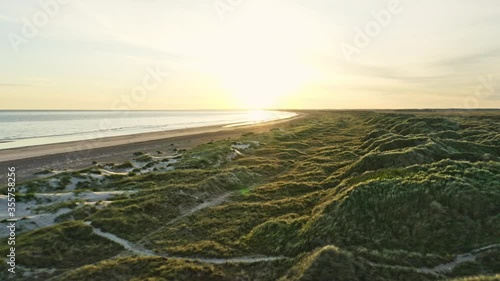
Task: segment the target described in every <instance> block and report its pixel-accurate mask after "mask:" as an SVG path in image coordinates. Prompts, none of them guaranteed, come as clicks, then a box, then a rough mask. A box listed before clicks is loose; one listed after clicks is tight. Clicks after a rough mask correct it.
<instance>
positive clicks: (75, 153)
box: [0, 112, 306, 182]
mask: <svg viewBox="0 0 500 281" xmlns="http://www.w3.org/2000/svg"><path fill="white" fill-rule="evenodd" d="M297 113H298V115H297V116H295V117H292V118H288V119H282V120H276V121H270V122H263V123H258V124H253V125H244V126H237V127H228V126H221V125H218V126H208V127H199V128H190V129H180V130H171V131H161V132H153V133H143V134H136V135H128V136H118V137H108V138H101V139H94V140H85V141H74V142H66V143H56V144H49V145H39V146H30V147H21V148H13V149H5V150H0V169H1V170H5V169H6V168H7V167H16V170H17V176H18V182H22V181H26V180H30V179H33V178H35V177H36V176H35V175H34V173H36V172H39V171H42V170H45V169H48V168H50V169H56V170H64V169H83V168H86V167H89V166H91V165H92V163H93V162H94V161H96V162H117V161H125V160H128V159H129V158H130V157H132V154H133V153H134V152H138V151H143V152H148V153H152V154H155V153H162V154H164V155H169V154H174V153H175V151H177V150H180V149H189V148H192V147H195V146H197V145H200V144H203V143H208V142H210V141H217V140H223V139H230V138H236V137H239V136H241V134H244V133H247V132H254V133H259V132H265V131H268V130H270V129H272V128H274V127H275V126H277V125H280V124H283V123H285V122H290V121H292V120H296V119H298V118H303V117H304V116H305V115H306V113H304V112H300V113H299V112H297ZM4 177H5V175H4V174H0V179H3V178H4Z"/></svg>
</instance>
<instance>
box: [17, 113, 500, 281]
mask: <svg viewBox="0 0 500 281" xmlns="http://www.w3.org/2000/svg"><path fill="white" fill-rule="evenodd" d="M499 116H500V114H499V113H498V112H487V113H485V112H479V113H478V114H476V115H474V114H469V115H467V116H460V115H456V114H453V115H450V116H447V115H446V114H445V113H442V114H441V113H439V112H438V113H428V112H411V113H409V112H408V113H405V112H398V113H374V112H327V111H325V112H308V115H307V116H306V117H304V118H301V119H298V120H295V121H292V122H288V123H283V124H281V125H279V126H278V127H277V128H275V129H272V130H270V131H268V132H264V133H245V134H243V135H242V136H241V137H240V138H239V139H231V140H224V141H215V142H210V143H207V144H204V145H201V146H198V147H196V148H193V149H191V150H188V151H183V154H182V156H180V155H179V159H178V160H179V161H178V162H177V163H175V164H173V166H174V167H175V170H173V171H168V172H155V173H151V174H144V175H138V174H137V173H135V172H134V173H131V174H129V175H128V176H120V177H116V178H110V179H109V182H107V183H105V184H103V185H102V186H99V187H98V189H100V190H115V189H116V190H136V191H138V192H137V193H136V194H133V195H131V196H130V197H123V198H118V199H117V200H115V201H114V203H113V204H112V205H110V206H109V207H107V208H103V209H101V210H97V209H96V208H94V207H89V206H86V207H82V208H76V209H74V210H73V211H72V212H71V213H69V214H67V215H65V216H64V218H62V219H60V221H64V220H71V218H74V219H76V220H80V221H81V220H88V221H92V225H93V226H96V227H98V228H101V229H103V230H104V231H107V232H110V233H113V234H115V235H117V236H119V237H121V238H124V239H128V240H130V241H132V242H135V243H139V244H141V245H143V246H146V247H147V248H149V249H151V250H154V251H156V252H158V253H164V254H170V255H175V256H180V257H204V258H222V257H237V256H255V255H271V256H287V257H290V258H291V259H289V260H283V261H275V262H262V263H259V264H252V265H246V264H231V265H211V264H205V263H198V262H189V261H186V260H168V259H164V258H154V257H150V258H146V257H123V258H121V259H120V260H109V259H107V258H108V257H106V255H104V252H105V251H104V250H103V251H98V253H99V254H98V255H97V257H98V258H96V260H100V262H98V263H95V264H94V262H90V261H88V260H83V261H81V262H78V263H76V261H75V260H73V261H72V263H71V264H69V265H67V266H64V267H62V266H58V269H59V270H60V271H58V272H57V273H55V274H54V276H57V278H56V280H89V279H92V280H114V279H119V278H122V279H123V280H360V281H361V280H375V281H379V280H380V281H389V280H443V279H445V278H462V277H470V278H472V279H470V280H495V279H491V278H495V277H487V276H484V277H483V275H494V274H498V273H500V266H499V263H498V251H496V250H495V251H489V252H487V253H484V254H481V255H480V256H479V257H478V258H477V260H476V262H475V263H471V264H463V265H461V266H459V267H457V268H456V269H455V270H454V271H453V272H452V273H450V274H448V275H447V276H446V277H442V278H441V277H440V278H438V277H436V276H434V275H430V274H423V273H418V272H416V271H415V270H412V268H421V267H433V266H435V265H438V264H442V263H445V262H449V261H451V260H452V259H453V257H454V256H455V255H457V254H461V253H464V252H468V251H470V250H473V249H475V248H479V247H482V246H485V245H489V244H494V243H500V232H499V230H500V215H499V214H500V205H499V204H498V202H500V190H499V186H500V174H499V173H498V171H500V161H499V157H500V149H499V148H500V128H499V127H498V125H497V124H498V122H499V121H500V120H499ZM232 143H244V144H252V145H251V147H250V148H249V149H245V150H241V153H242V154H243V155H239V156H235V155H234V152H233V151H232V149H231V144H232ZM257 144H258V145H257ZM134 156H136V157H139V158H142V157H150V156H149V155H147V154H144V153H140V154H139V153H136V154H134ZM139 158H138V159H136V160H138V161H139ZM144 160H146V159H144ZM151 160H152V159H148V161H145V162H150V161H151ZM130 165H132V163H131V162H125V163H124V164H122V165H119V166H116V168H117V169H124V168H131V167H132V166H130ZM56 178H58V179H59V180H62V181H61V182H63V183H65V182H67V177H65V175H63V176H61V177H57V176H56ZM44 184H46V182H45V181H35V182H31V183H28V186H31V188H29V190H30V191H31V192H35V191H36V192H38V191H39V190H43V189H44V187H43V186H44ZM45 189H46V188H45ZM226 193H230V196H229V197H228V198H227V200H226V201H225V202H219V204H217V205H215V206H212V207H208V208H205V209H203V210H201V211H198V212H193V213H190V210H192V209H193V208H196V207H197V206H200V204H207V203H208V202H211V200H213V199H214V198H217V197H219V196H221V195H223V194H226ZM68 204H69V203H68ZM58 207H60V206H59V205H57V206H51V207H50V209H54V208H58ZM46 211H50V210H49V209H47V210H46ZM174 219H175V220H174ZM169 222H171V223H169ZM72 223H73V224H75V225H71V224H72ZM167 223H169V224H167ZM69 226H71V228H70V229H73V230H71V231H69V230H68V231H69V233H77V234H76V236H75V237H80V236H81V237H82V239H83V241H87V242H88V243H87V244H88V245H86V247H82V250H81V251H80V252H77V253H78V254H82V255H91V249H87V247H91V244H92V243H97V244H99V243H104V241H100V242H97V241H94V242H90V241H89V239H94V238H93V237H92V235H91V234H89V233H88V229H89V227H88V226H83V225H81V223H79V222H71V221H69V222H65V223H64V224H59V225H56V226H55V228H54V229H56V230H57V232H60V231H62V229H66V228H68V227H69ZM75 229H76V230H78V229H79V230H78V231H76V230H75ZM84 230H85V231H84ZM31 233H37V232H36V231H35V232H29V233H27V234H25V235H31ZM71 237H72V236H71ZM57 239H61V238H60V236H49V234H45V235H40V234H37V235H34V236H33V237H32V238H31V240H32V241H33V243H32V244H36V243H40V244H43V243H51V242H54V241H56V240H57ZM35 242H36V243H35ZM71 243H76V244H77V245H81V242H79V241H73V240H71ZM79 243H80V244H79ZM89 243H90V244H89ZM29 247H34V246H33V245H30V246H29ZM29 247H28V248H29ZM66 251H68V250H66ZM110 253H113V254H114V253H116V249H113V250H112V251H110ZM50 255H51V254H50V253H49V256H50ZM68 255H69V257H70V259H69V260H72V259H73V258H72V257H73V256H72V252H71V251H69V254H68ZM46 263H47V264H49V263H54V264H57V263H55V260H53V259H50V258H49V260H48V261H46ZM375 264H377V265H375ZM34 266H35V265H34ZM37 266H38V265H37ZM80 266H82V267H80ZM75 267H78V268H77V269H74V268H75ZM61 274H62V275H61ZM54 276H53V277H54ZM117 276H118V277H117ZM471 276H476V277H471ZM148 278H149V279H148ZM154 278H157V279H154ZM488 278H489V279H488Z"/></svg>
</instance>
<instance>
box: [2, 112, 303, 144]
mask: <svg viewBox="0 0 500 281" xmlns="http://www.w3.org/2000/svg"><path fill="white" fill-rule="evenodd" d="M296 115H297V114H296V113H293V112H285V111H270V110H262V111H260V110H259V111H237V110H227V111H218V110H213V111H208V110H196V111H32V110H14V111H0V150H2V149H10V148H19V147H28V146H34V145H44V144H53V143H63V142H70V141H80V140H90V139H98V138H104V137H115V136H124V135H134V134H141V133H148V132H159V131H169V130H177V129H188V128H197V127H205V126H214V125H221V126H241V125H247V124H256V123H261V122H268V121H274V120H280V119H287V118H291V117H294V116H296Z"/></svg>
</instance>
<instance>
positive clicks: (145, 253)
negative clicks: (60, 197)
mask: <svg viewBox="0 0 500 281" xmlns="http://www.w3.org/2000/svg"><path fill="white" fill-rule="evenodd" d="M85 224H87V225H89V226H91V222H85ZM92 229H93V231H94V233H95V234H97V235H99V236H101V237H104V238H106V239H108V240H111V241H113V242H115V243H117V244H120V245H122V246H123V247H124V248H125V249H126V250H128V251H130V252H132V253H134V254H136V255H138V256H146V257H162V258H168V259H174V260H185V261H193V262H200V263H209V264H225V263H258V262H267V261H276V260H283V259H289V258H287V257H284V256H279V257H267V256H262V257H236V258H190V257H178V256H170V255H166V254H165V255H159V254H155V253H154V252H153V251H151V250H148V249H143V248H141V247H139V246H137V245H134V244H133V243H131V242H130V241H127V240H125V239H122V238H120V237H117V236H116V235H114V234H111V233H108V232H104V231H102V230H100V229H97V228H95V227H92Z"/></svg>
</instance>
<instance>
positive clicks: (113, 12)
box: [0, 0, 500, 109]
mask: <svg viewBox="0 0 500 281" xmlns="http://www.w3.org/2000/svg"><path fill="white" fill-rule="evenodd" d="M213 3H214V2H213V1H211V0H209V1H197V0H185V1H136V0H125V1H117V0H108V1H103V0H101V1H97V0H85V1H79V0H75V1H72V2H71V3H70V4H68V5H66V6H64V7H63V8H62V9H61V11H60V13H59V14H58V15H57V16H56V17H54V18H53V19H52V20H51V22H50V24H48V25H47V26H46V27H45V28H43V30H41V31H40V32H39V34H38V35H37V37H35V38H33V39H31V40H30V42H29V43H27V44H26V46H23V49H22V50H21V52H20V53H19V54H17V55H16V54H14V53H13V52H12V50H11V48H10V47H9V46H8V45H7V44H6V41H4V42H1V43H0V62H1V63H2V68H0V77H1V78H0V83H3V84H2V85H9V84H18V82H17V81H21V80H20V79H21V77H26V76H37V77H43V78H44V79H47V80H50V81H51V84H50V85H51V86H53V87H54V88H55V89H56V90H57V94H56V93H51V92H50V91H46V89H43V90H40V93H41V92H43V93H44V98H45V99H49V100H54V102H60V103H61V104H60V107H62V108H64V107H65V106H67V107H69V106H72V104H73V103H70V102H68V103H66V102H64V101H65V100H67V101H70V100H71V96H74V97H76V96H78V100H84V99H85V96H87V97H90V96H93V94H92V93H93V92H94V91H99V94H100V95H101V96H100V98H99V100H109V99H113V97H115V96H116V95H119V94H121V93H122V92H123V91H126V90H127V89H128V87H129V85H131V84H132V82H131V81H136V80H138V79H140V78H141V75H142V71H143V69H144V68H145V67H147V66H149V65H153V64H154V63H155V62H158V61H161V62H163V63H165V64H167V65H169V66H170V68H171V69H172V71H173V73H174V74H176V75H173V76H172V77H174V78H172V79H170V80H169V81H168V83H165V85H164V86H162V87H161V88H160V89H158V91H159V92H158V95H156V98H154V99H152V101H151V103H144V109H148V108H156V109H158V106H159V105H161V108H165V109H175V108H187V107H189V104H191V106H192V107H193V108H218V107H221V108H222V107H224V108H227V107H245V104H247V105H248V106H249V107H250V106H269V107H281V108H283V107H287V106H291V105H293V106H295V107H304V108H323V107H324V106H325V104H328V105H329V107H333V108H335V107H336V106H339V107H343V108H348V107H352V108H369V107H397V105H398V104H400V106H401V107H411V105H412V104H415V105H419V106H422V107H425V105H427V106H428V107H436V106H443V107H451V106H453V105H454V104H456V103H460V101H461V100H463V98H464V97H465V96H467V95H470V94H471V92H472V91H473V89H474V88H475V87H476V86H477V84H478V83H479V82H478V77H481V76H484V75H493V76H494V77H499V79H498V80H499V81H500V38H498V36H494V35H495V34H496V33H497V32H498V30H499V29H500V20H498V19H499V18H500V9H499V8H498V3H497V1H491V0H480V1H475V2H472V1H456V0H442V1H431V0H424V1H414V0H413V1H411V0H400V3H401V5H402V7H403V11H402V12H401V13H400V14H398V15H397V16H394V18H393V19H392V21H391V23H390V24H389V25H388V26H387V27H385V28H384V29H383V30H382V32H381V33H380V34H379V35H378V36H376V37H374V38H372V39H371V42H370V44H369V45H368V46H367V47H365V48H363V49H362V50H361V52H360V54H359V55H357V56H356V57H355V58H354V59H353V61H352V62H348V61H346V59H345V57H344V55H343V54H342V52H341V50H340V48H339V45H340V44H341V43H342V42H351V41H352V40H353V37H354V36H355V35H356V33H355V30H356V28H361V27H363V26H365V25H366V23H367V22H370V21H371V20H373V12H378V11H380V10H381V9H384V8H386V7H387V5H388V3H389V0H370V1H366V0H353V1H340V0H337V1H330V0H307V1H306V0H289V1H285V0H274V1H268V0H245V1H243V2H242V3H241V4H240V5H238V6H235V7H234V9H232V10H231V11H230V14H228V15H227V17H226V19H225V20H224V21H221V20H220V18H219V16H218V14H217V11H216V10H214V6H213ZM37 9H39V6H38V4H37V1H26V2H23V4H20V5H14V4H12V3H11V2H10V1H9V2H8V1H1V0H0V10H1V11H2V12H3V13H4V15H0V33H4V35H5V34H7V33H8V32H19V30H21V28H22V22H21V21H20V19H22V18H23V17H26V18H30V17H31V16H32V15H33V13H34V12H35V11H36V10H37ZM6 15H9V16H6ZM11 15H12V16H11ZM18 19H19V20H18ZM20 84H22V83H20ZM37 85H38V86H37ZM35 86H36V87H32V88H30V89H29V91H30V92H29V93H28V92H27V90H26V89H22V87H19V89H16V90H15V92H16V93H22V96H23V97H28V96H29V95H38V96H39V95H40V93H37V91H38V90H37V89H41V88H43V87H42V86H41V85H40V84H35ZM3 88H6V87H5V86H3ZM11 88H13V87H11ZM63 95H67V96H68V98H67V99H61V96H63ZM180 95H188V96H189V97H190V101H189V102H187V101H186V100H183V101H182V102H180V101H175V100H176V99H177V98H178V96H180ZM388 96H390V97H391V98H390V99H388V98H387V97H388ZM249 97H252V98H249ZM494 97H496V96H494ZM163 98H164V99H165V100H168V102H166V101H164V100H162V99H163ZM490 98H491V99H492V100H493V101H494V102H492V103H491V104H488V106H497V107H499V106H500V104H499V103H498V99H495V98H492V97H490ZM252 99H253V100H261V101H262V102H260V103H257V102H255V101H252ZM287 99H288V100H287ZM59 100H60V101H59ZM208 101H210V102H208ZM325 101H331V102H329V103H327V102H325ZM7 102H8V101H7ZM18 102H19V101H18ZM250 103H253V104H250ZM16 104H17V105H18V104H19V103H16ZM80 104H85V105H91V104H92V103H91V102H88V103H83V102H82V103H80ZM94 104H95V103H94ZM217 104H219V106H217ZM105 106H106V105H105V104H103V105H96V107H99V108H103V107H105Z"/></svg>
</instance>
